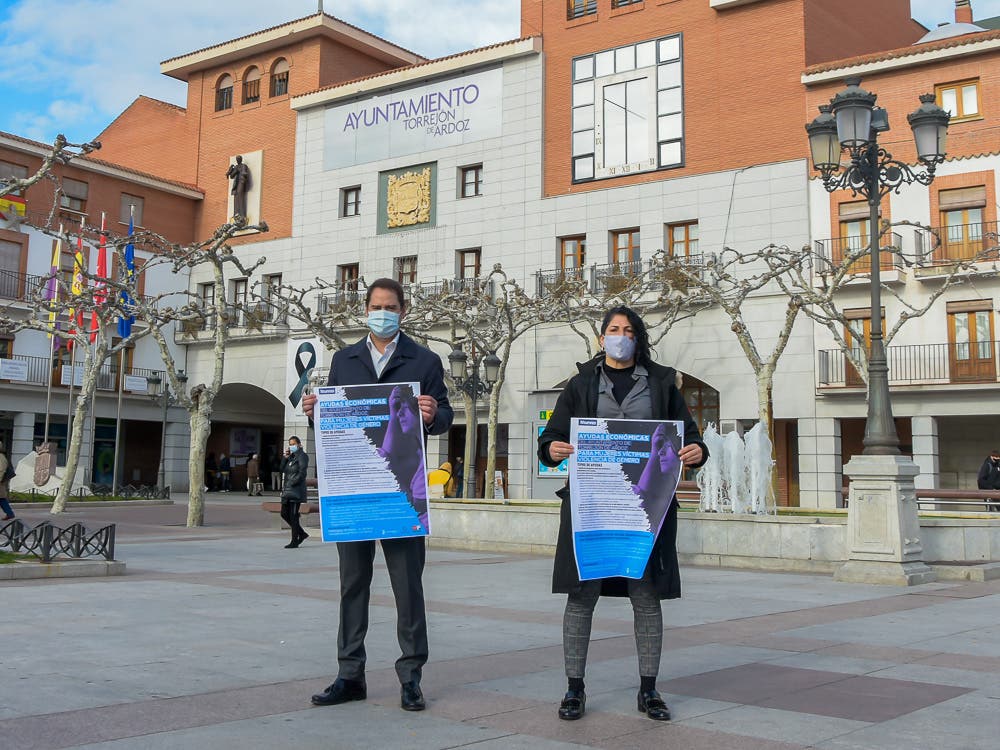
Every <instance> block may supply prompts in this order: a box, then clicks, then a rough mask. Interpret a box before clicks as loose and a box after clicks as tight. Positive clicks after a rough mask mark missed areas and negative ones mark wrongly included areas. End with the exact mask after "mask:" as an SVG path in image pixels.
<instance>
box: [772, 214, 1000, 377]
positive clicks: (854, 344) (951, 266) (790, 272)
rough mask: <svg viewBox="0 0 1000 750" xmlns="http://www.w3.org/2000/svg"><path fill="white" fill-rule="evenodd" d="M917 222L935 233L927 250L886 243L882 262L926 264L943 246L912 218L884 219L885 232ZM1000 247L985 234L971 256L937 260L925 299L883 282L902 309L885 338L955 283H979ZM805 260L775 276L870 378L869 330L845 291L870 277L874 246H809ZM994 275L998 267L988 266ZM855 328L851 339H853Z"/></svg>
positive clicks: (890, 337)
mask: <svg viewBox="0 0 1000 750" xmlns="http://www.w3.org/2000/svg"><path fill="white" fill-rule="evenodd" d="M897 226H911V227H915V228H917V229H918V230H920V231H921V232H924V233H926V236H928V237H930V238H931V242H930V243H929V248H928V249H927V251H925V252H919V251H917V252H913V253H908V252H905V251H904V250H903V249H902V248H901V247H897V246H893V245H889V246H884V247H881V248H880V259H879V262H880V263H882V264H883V266H885V265H886V264H891V265H892V266H895V267H898V268H908V269H910V268H918V267H920V266H921V265H923V264H925V263H926V262H927V261H928V260H929V259H930V258H931V257H932V256H933V254H934V253H935V251H936V250H937V249H938V248H939V247H941V238H940V237H938V236H937V234H935V232H934V230H933V229H932V228H931V227H928V226H924V225H922V224H919V223H915V222H911V221H898V222H892V223H889V222H883V223H882V226H881V227H880V229H879V236H880V237H884V236H886V235H889V234H891V232H892V229H893V227H897ZM998 253H1000V248H998V246H997V237H996V235H995V234H993V235H990V234H989V233H987V234H985V235H984V237H983V242H982V246H981V248H980V249H979V250H978V251H977V252H975V253H973V254H972V255H971V257H969V258H967V259H954V260H947V261H945V262H943V263H936V264H935V267H936V268H937V269H939V271H940V273H938V274H936V275H935V277H934V278H935V281H936V282H937V283H936V286H935V287H934V288H933V289H932V290H931V291H930V293H929V294H928V295H927V296H926V297H922V298H921V299H920V301H919V302H917V301H914V300H913V299H912V298H911V297H907V296H906V295H905V293H904V292H905V287H902V288H901V287H898V286H897V285H895V284H890V283H887V282H885V281H883V282H882V285H881V289H882V294H883V295H884V296H885V297H888V298H889V299H890V300H893V301H894V304H893V307H895V308H897V309H898V310H899V314H898V317H897V318H896V320H895V321H894V322H893V324H892V325H891V326H890V327H889V328H888V329H887V330H886V332H885V336H884V338H883V341H884V344H885V346H888V345H889V342H891V341H892V340H893V338H895V336H896V334H898V333H899V331H900V329H901V328H902V327H903V326H904V325H905V324H906V323H907V322H908V321H910V320H913V319H915V318H919V317H921V316H923V315H925V314H926V313H927V312H928V311H929V310H930V309H931V308H932V307H933V306H934V304H935V303H936V302H937V301H938V299H940V298H941V296H942V295H943V294H944V293H945V292H946V291H948V290H949V289H950V288H951V287H952V286H954V285H956V284H963V283H973V282H974V280H975V278H976V276H977V274H978V273H983V271H982V270H981V269H980V267H979V265H978V264H980V263H982V262H983V261H988V260H989V261H995V260H997V258H998ZM801 256H802V262H801V263H797V264H794V265H792V266H787V267H786V266H782V267H781V269H780V270H781V271H782V272H781V273H779V274H778V275H776V276H775V281H776V282H777V283H778V284H779V285H780V286H781V288H782V289H783V290H784V291H785V293H786V294H788V295H789V297H790V298H796V299H798V300H799V301H800V304H801V306H802V311H803V313H804V314H805V315H807V316H808V317H809V318H811V319H812V320H814V321H815V322H816V323H818V324H820V325H822V326H823V327H825V328H826V329H827V330H828V331H829V332H830V335H831V336H832V337H833V339H834V341H835V342H836V344H837V346H838V347H839V348H840V349H841V350H842V351H843V353H844V357H845V358H846V359H847V361H848V362H849V363H850V365H851V366H852V367H853V368H854V370H855V371H856V372H857V373H858V375H859V376H860V378H861V379H862V381H863V382H864V383H865V384H867V383H868V348H867V346H865V345H864V332H863V331H858V330H856V328H855V326H856V325H857V322H858V321H857V320H854V319H852V318H850V317H848V315H847V313H846V311H845V309H844V307H843V300H844V292H845V291H846V290H847V289H848V288H849V285H851V284H852V283H857V282H858V281H859V280H860V281H864V280H866V279H867V277H868V275H869V273H870V270H871V252H870V250H869V248H868V247H867V246H858V247H854V248H848V249H847V250H845V252H843V253H842V255H841V257H840V258H829V257H826V256H825V255H824V254H823V253H822V252H819V251H817V250H813V249H812V248H810V247H809V246H805V247H803V248H802V251H801ZM985 273H987V274H988V275H991V276H992V275H994V274H995V272H994V271H993V270H989V271H986V272H985ZM848 332H850V337H851V339H857V340H856V341H851V340H849V339H848Z"/></svg>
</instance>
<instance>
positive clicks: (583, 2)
mask: <svg viewBox="0 0 1000 750" xmlns="http://www.w3.org/2000/svg"><path fill="white" fill-rule="evenodd" d="M596 12H597V0H566V18H567V19H568V20H570V21H572V20H573V19H574V18H583V17H584V16H589V15H591V14H593V13H596Z"/></svg>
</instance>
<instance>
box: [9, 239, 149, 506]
mask: <svg viewBox="0 0 1000 750" xmlns="http://www.w3.org/2000/svg"><path fill="white" fill-rule="evenodd" d="M43 231H46V233H48V234H54V236H56V237H57V238H58V240H59V241H60V242H66V243H67V244H69V242H70V240H71V238H70V237H69V236H68V235H60V234H59V233H58V232H56V233H52V232H50V231H48V230H43ZM80 232H81V234H80V235H78V238H79V239H80V240H81V242H82V239H83V234H84V232H87V233H89V234H91V235H93V234H94V233H95V232H96V230H95V229H92V228H91V229H87V228H85V227H81V230H80ZM126 241H127V240H126V239H121V240H120V243H118V244H115V245H113V246H112V248H111V249H112V253H114V255H115V256H116V257H117V258H118V262H119V267H121V268H124V267H125V261H124V256H123V252H122V247H123V245H124V244H125V242H126ZM74 266H75V268H74V277H75V278H74V281H73V283H67V282H66V281H65V280H64V279H62V278H60V276H59V271H58V269H56V270H55V271H54V272H53V273H51V274H50V276H49V278H48V279H47V281H46V283H45V284H44V285H39V286H37V287H36V289H35V290H34V292H33V293H32V295H31V299H30V308H29V310H28V311H27V313H26V314H25V313H24V312H23V311H17V310H15V309H14V308H13V307H11V306H6V307H4V308H0V328H3V329H5V330H7V331H9V332H11V333H17V332H19V331H24V330H34V331H40V332H43V333H46V334H47V335H48V336H49V338H50V339H52V341H51V342H50V346H56V341H60V340H61V341H63V342H66V344H67V346H68V347H72V349H73V350H74V353H81V352H82V368H81V369H82V378H81V387H80V390H79V391H78V392H77V393H76V394H75V399H74V404H73V424H72V430H71V432H70V434H69V435H68V436H67V437H68V443H67V448H66V467H65V471H66V477H65V480H64V481H63V482H62V483H61V484H60V486H59V489H58V490H57V492H56V497H55V501H54V502H53V505H52V509H51V512H52V513H53V514H57V513H62V512H63V511H64V510H65V507H66V501H67V499H68V498H69V496H70V494H71V492H72V490H73V481H74V478H75V476H76V472H77V468H78V465H79V459H80V451H81V448H82V445H83V438H84V431H85V426H86V416H87V413H88V411H89V410H90V408H91V406H92V403H93V398H94V393H95V391H96V389H97V386H98V380H99V376H100V375H101V370H102V368H103V366H104V364H105V362H107V360H108V359H109V358H111V357H114V356H115V355H116V354H118V353H120V352H122V351H123V350H125V349H126V348H129V347H131V346H133V345H134V343H135V342H136V341H138V340H139V339H142V338H144V337H145V336H147V335H149V334H150V333H151V330H152V329H151V328H150V327H148V326H147V327H136V328H133V329H132V332H131V333H130V334H129V335H128V336H126V337H124V338H122V339H121V340H119V341H118V342H117V343H114V344H113V343H111V341H109V338H108V334H107V331H108V329H109V328H110V327H111V326H115V325H117V323H118V320H119V319H121V318H124V317H128V316H130V315H131V310H132V305H133V301H134V300H136V299H137V298H140V297H139V295H138V291H137V290H138V288H139V275H137V274H132V275H128V276H125V277H123V278H120V279H116V278H107V277H103V276H97V275H95V274H91V273H90V272H89V271H88V270H87V267H86V264H85V263H84V264H77V263H75V264H74ZM142 270H145V269H141V270H140V271H139V273H141V272H142ZM165 296H166V294H161V295H158V296H156V297H148V298H145V299H144V300H142V304H143V305H146V306H148V307H149V308H150V309H151V310H157V309H158V307H159V304H160V302H161V300H162V298H163V297H165ZM164 322H165V318H164V317H163V316H162V315H161V316H160V319H159V321H158V325H162V324H163V323H164ZM73 369H74V370H75V365H74V368H73ZM49 377H51V374H49ZM75 380H76V373H75V371H74V372H72V373H71V375H70V381H71V383H72V382H74V381H75ZM118 387H119V388H121V387H122V384H121V383H118Z"/></svg>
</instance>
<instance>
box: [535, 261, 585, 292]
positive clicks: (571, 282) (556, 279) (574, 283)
mask: <svg viewBox="0 0 1000 750" xmlns="http://www.w3.org/2000/svg"><path fill="white" fill-rule="evenodd" d="M588 270H589V269H588V268H584V267H577V268H557V269H556V270H554V271H536V272H535V294H536V296H538V297H549V296H553V295H560V294H564V293H566V292H572V291H584V290H585V289H586V288H587V286H588V284H589V279H588V276H589V274H588Z"/></svg>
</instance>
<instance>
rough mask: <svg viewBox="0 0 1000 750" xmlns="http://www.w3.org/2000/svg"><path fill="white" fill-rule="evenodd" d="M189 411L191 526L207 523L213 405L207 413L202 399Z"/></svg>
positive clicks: (202, 397)
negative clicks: (207, 471)
mask: <svg viewBox="0 0 1000 750" xmlns="http://www.w3.org/2000/svg"><path fill="white" fill-rule="evenodd" d="M204 398H205V394H204V393H202V394H201V397H200V398H199V402H198V403H196V404H195V405H194V407H193V408H191V409H190V410H189V411H188V415H189V418H190V424H191V451H190V452H189V453H188V475H189V477H190V483H191V484H190V488H189V490H188V515H187V525H188V527H189V528H193V527H195V526H204V525H205V448H206V446H207V445H208V435H209V433H210V432H211V430H212V420H211V414H212V411H211V405H209V408H208V409H207V413H205V411H203V406H202V404H201V399H204Z"/></svg>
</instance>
